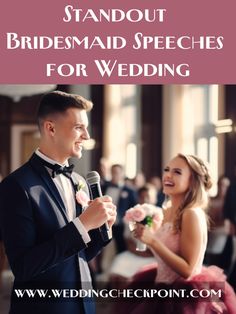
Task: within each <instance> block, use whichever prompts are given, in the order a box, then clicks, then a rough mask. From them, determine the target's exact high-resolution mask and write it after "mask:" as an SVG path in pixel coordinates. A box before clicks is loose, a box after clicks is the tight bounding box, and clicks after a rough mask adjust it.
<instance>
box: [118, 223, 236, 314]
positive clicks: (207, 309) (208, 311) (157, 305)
mask: <svg viewBox="0 0 236 314" xmlns="http://www.w3.org/2000/svg"><path fill="white" fill-rule="evenodd" d="M203 227H204V226H203ZM156 236H157V237H158V239H159V240H161V241H162V242H163V243H164V244H165V245H166V246H167V247H168V248H169V249H170V250H171V251H172V252H174V253H176V254H179V249H180V234H179V233H175V232H173V225H172V224H171V223H169V222H166V223H164V224H163V225H162V226H161V227H160V229H159V230H158V231H157V232H156ZM205 249H206V244H203V245H202V248H201V250H200V253H199V257H198V260H197V262H196V266H195V268H194V269H195V271H194V274H193V275H192V276H191V277H190V278H188V279H187V280H185V279H183V278H182V277H181V276H180V275H179V274H177V273H176V272H175V271H173V270H172V269H171V268H170V267H169V266H168V265H167V264H166V263H165V262H164V261H163V260H162V259H161V258H160V257H159V256H158V255H157V254H156V253H155V252H154V251H153V254H154V256H155V258H156V260H157V265H158V266H157V272H153V267H152V268H151V269H150V270H149V271H148V270H144V271H143V273H139V274H137V275H136V276H135V277H134V281H133V282H132V283H131V285H130V286H129V287H128V288H129V289H133V290H135V289H145V290H146V289H147V290H148V289H149V291H150V289H156V290H158V291H160V290H162V289H163V291H169V293H170V292H172V291H180V290H185V292H186V294H185V295H184V297H181V298H179V297H176V298H173V297H167V298H159V299H158V298H156V299H154V300H150V299H147V298H143V299H138V300H136V301H135V300H134V301H133V302H123V303H121V304H120V305H119V310H118V313H122V314H124V313H129V314H142V313H144V314H146V313H148V314H159V313H160V314H171V313H173V314H216V313H218V314H219V313H221V314H222V313H223V314H226V313H227V314H236V296H235V293H234V291H233V289H232V287H231V286H230V285H229V284H228V283H227V282H226V277H225V275H224V274H223V270H221V269H220V268H218V267H216V266H210V267H203V266H202V264H203V258H204V253H205ZM156 273H157V274H156ZM150 274H151V276H153V278H152V279H151V277H150ZM219 289H221V290H222V295H219V294H216V295H214V296H213V297H209V298H205V295H204V298H198V299H195V298H192V297H189V295H190V293H191V291H193V290H194V291H195V292H196V293H197V292H199V291H203V290H204V292H206V291H207V292H208V291H216V292H217V291H219ZM169 295H170V294H169ZM186 295H187V296H186Z"/></svg>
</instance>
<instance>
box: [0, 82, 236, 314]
mask: <svg viewBox="0 0 236 314" xmlns="http://www.w3.org/2000/svg"><path fill="white" fill-rule="evenodd" d="M52 90H61V91H65V92H68V93H76V94H80V95H82V96H84V97H85V98H88V99H90V100H92V102H93V103H94V108H93V110H92V111H91V113H89V120H90V126H89V132H90V135H91V139H90V140H89V141H88V142H87V144H86V146H85V150H84V152H83V157H82V159H81V160H80V161H79V162H78V160H73V162H74V163H75V164H76V170H77V171H78V172H79V173H80V174H81V175H84V176H85V175H86V174H87V172H88V171H91V170H97V171H98V172H99V173H100V175H101V179H102V184H104V187H103V189H104V193H107V194H108V192H109V190H107V189H109V184H107V183H109V182H112V181H114V182H113V183H114V184H116V183H117V184H118V186H119V188H120V187H122V188H123V187H124V186H127V187H128V193H129V191H131V192H130V193H131V194H132V193H133V203H137V202H140V199H141V197H143V195H141V192H143V190H141V189H143V188H144V190H145V191H146V192H147V193H149V192H150V190H152V191H155V193H154V194H155V196H156V199H154V200H153V201H152V202H153V203H154V204H157V205H158V206H161V205H162V202H163V200H164V197H163V195H162V192H161V180H160V178H161V175H162V169H163V167H164V166H165V163H166V162H167V161H168V160H169V159H171V158H172V157H173V156H175V155H176V154H177V153H179V152H182V153H193V154H196V155H198V156H199V157H201V158H202V159H204V160H205V161H208V163H209V164H210V168H211V171H212V175H213V178H214V181H215V184H214V187H213V188H212V190H211V191H210V195H209V196H210V197H211V202H210V205H209V214H210V216H211V218H212V231H211V232H210V234H209V239H210V240H209V245H208V250H207V253H206V259H205V263H206V264H217V265H219V266H221V267H223V268H224V270H225V273H226V274H227V275H228V278H230V276H231V277H232V273H233V271H234V268H235V267H234V265H235V262H234V261H235V257H234V255H235V223H236V222H235V221H234V218H233V217H234V216H235V214H234V213H233V214H232V211H233V210H234V209H233V207H234V206H235V207H236V203H235V205H234V203H233V204H230V198H228V199H229V200H228V203H227V206H228V208H230V210H226V211H227V213H226V214H225V205H224V204H225V195H226V193H227V190H228V187H229V186H231V187H232V186H233V182H234V180H235V175H236V145H235V144H236V85H0V175H1V178H4V177H5V176H7V175H8V174H9V173H10V172H12V171H14V170H15V169H16V168H18V167H19V166H21V165H22V164H23V163H24V162H25V161H27V160H28V158H29V157H30V156H31V154H32V153H33V151H34V150H35V149H36V148H37V146H38V141H39V133H38V129H37V124H36V110H37V106H38V103H39V100H40V98H41V96H42V94H43V93H45V92H49V91H52ZM114 165H115V166H117V165H118V167H113V166H114ZM115 181H117V182H115ZM113 192H114V191H113ZM235 192H236V190H235ZM122 193H123V192H122ZM122 193H121V194H120V197H123V198H126V197H127V195H126V194H125V193H123V194H122ZM150 193H151V192H150ZM148 197H149V198H148ZM144 201H149V202H151V198H150V195H149V196H148V194H147V196H146V198H144ZM117 202H118V200H117ZM231 203H232V202H231ZM133 205H134V204H132V202H131V203H130V204H129V207H131V206H133ZM231 208H232V209H231ZM118 209H119V208H118ZM126 209H128V205H127V208H125V209H122V210H123V211H124V210H126ZM229 211H230V213H228V212H229ZM234 212H236V208H235V210H234ZM121 219H122V217H121ZM118 224H122V221H120V222H118ZM119 230H120V229H119ZM119 232H122V234H123V240H122V241H123V242H124V243H125V246H123V247H120V246H119V245H117V243H113V244H111V245H110V246H109V247H108V248H107V249H106V251H105V252H103V255H102V256H99V257H98V258H97V259H96V260H95V261H93V263H91V270H92V272H93V273H94V278H95V281H96V280H97V282H98V283H99V284H101V283H102V282H109V283H110V284H114V285H117V284H118V283H119V280H120V279H121V281H122V282H124V281H125V280H127V276H128V274H123V273H122V274H120V273H119V272H118V273H116V271H117V270H116V268H117V267H115V266H114V261H115V258H116V257H117V255H118V254H122V253H123V252H124V251H127V250H129V249H130V247H129V245H128V238H129V235H128V236H127V233H126V231H125V228H123V229H122V231H119ZM115 240H116V241H121V240H120V239H115ZM0 250H1V256H0V264H1V266H0V268H1V274H0V276H1V279H2V280H1V284H0V285H1V286H0V313H1V314H5V313H7V309H8V302H9V293H10V292H9V289H10V286H11V281H12V274H11V271H10V269H9V266H8V264H7V261H6V259H5V258H4V248H3V245H2V243H1V249H0ZM143 258H150V257H145V256H143ZM137 260H138V258H137ZM150 262H151V261H150V260H148V259H147V260H145V263H144V264H147V263H150ZM132 263H133V262H132ZM132 265H133V264H132ZM127 267H128V266H127ZM138 267H140V264H139V266H137V271H138ZM120 268H121V267H120V266H119V267H118V269H120ZM232 283H234V284H235V282H232ZM103 311H104V308H103ZM103 313H104V312H103Z"/></svg>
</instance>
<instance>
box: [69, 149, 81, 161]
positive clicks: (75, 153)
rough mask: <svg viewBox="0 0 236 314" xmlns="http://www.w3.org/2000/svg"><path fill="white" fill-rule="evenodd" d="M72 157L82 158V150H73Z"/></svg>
mask: <svg viewBox="0 0 236 314" xmlns="http://www.w3.org/2000/svg"><path fill="white" fill-rule="evenodd" d="M71 157H75V158H79V159H80V158H81V157H82V152H81V151H78V152H73V154H72V156H71Z"/></svg>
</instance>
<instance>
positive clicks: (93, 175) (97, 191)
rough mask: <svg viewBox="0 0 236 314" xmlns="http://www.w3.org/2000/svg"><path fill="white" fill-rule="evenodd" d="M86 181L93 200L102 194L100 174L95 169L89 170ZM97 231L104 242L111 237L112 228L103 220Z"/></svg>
mask: <svg viewBox="0 0 236 314" xmlns="http://www.w3.org/2000/svg"><path fill="white" fill-rule="evenodd" d="M86 181H87V183H88V186H89V190H90V194H91V197H92V199H93V200H94V199H95V198H97V197H100V196H102V190H101V186H100V175H99V173H98V172H97V171H90V172H89V173H88V174H87V176H86ZM99 231H100V234H101V236H102V239H103V241H104V242H107V241H109V240H110V239H111V238H112V230H111V228H109V226H108V223H107V222H105V223H104V224H103V225H102V226H101V227H100V228H99Z"/></svg>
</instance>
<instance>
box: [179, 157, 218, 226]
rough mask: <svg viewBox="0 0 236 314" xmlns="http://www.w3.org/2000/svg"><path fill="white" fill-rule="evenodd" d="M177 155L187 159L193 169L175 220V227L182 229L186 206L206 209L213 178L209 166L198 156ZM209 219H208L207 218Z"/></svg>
mask: <svg viewBox="0 0 236 314" xmlns="http://www.w3.org/2000/svg"><path fill="white" fill-rule="evenodd" d="M177 157H179V158H182V159H184V160H185V161H186V163H187V165H188V166H189V169H190V171H191V177H190V186H189V189H188V191H187V192H186V194H185V197H184V200H183V202H182V204H181V205H180V207H179V210H178V214H177V216H176V219H175V221H174V229H175V230H176V231H177V230H180V229H181V222H182V216H183V212H184V209H185V208H190V207H197V206H198V207H200V208H202V209H206V208H207V205H208V193H207V191H208V190H209V189H210V188H211V187H212V179H211V176H210V173H209V169H208V166H207V165H206V164H205V163H204V162H203V161H202V160H201V159H200V158H199V157H197V156H194V155H184V154H178V155H177ZM207 221H208V219H207Z"/></svg>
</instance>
